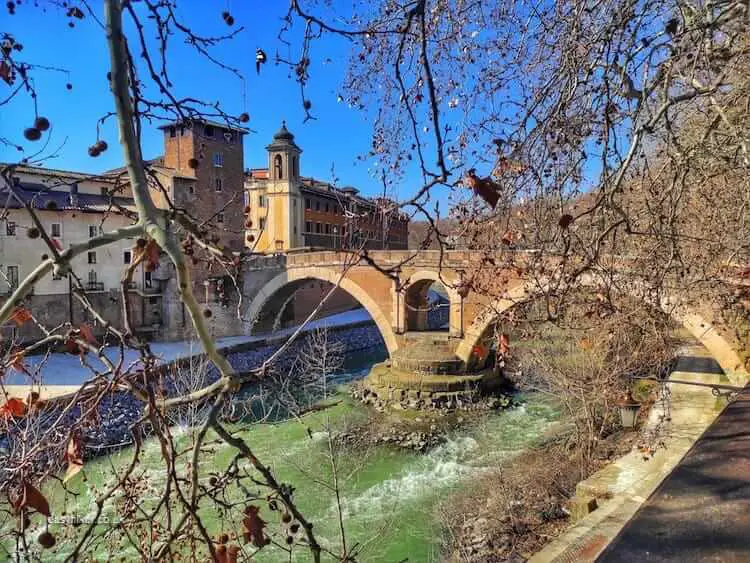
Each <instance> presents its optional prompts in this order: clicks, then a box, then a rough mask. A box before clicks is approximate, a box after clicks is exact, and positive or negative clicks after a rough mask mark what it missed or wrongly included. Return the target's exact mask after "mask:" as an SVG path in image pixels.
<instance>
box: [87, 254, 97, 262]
mask: <svg viewBox="0 0 750 563" xmlns="http://www.w3.org/2000/svg"><path fill="white" fill-rule="evenodd" d="M88 257H89V264H96V252H89V254H88Z"/></svg>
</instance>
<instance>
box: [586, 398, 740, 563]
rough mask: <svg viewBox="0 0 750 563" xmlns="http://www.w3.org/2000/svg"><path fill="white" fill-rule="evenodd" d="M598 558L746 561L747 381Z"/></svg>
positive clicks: (612, 561) (610, 561) (608, 561)
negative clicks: (745, 387) (741, 390)
mask: <svg viewBox="0 0 750 563" xmlns="http://www.w3.org/2000/svg"><path fill="white" fill-rule="evenodd" d="M597 561H600V562H602V563H620V562H622V563H625V562H627V563H630V562H631V561H653V562H662V561H670V562H671V561H674V562H678V561H679V562H693V561H695V562H699V561H700V562H703V561H706V562H708V561H712V562H714V561H722V562H734V561H743V562H746V561H750V388H748V390H746V391H745V392H744V393H742V394H741V395H740V397H739V398H738V399H737V400H736V401H735V402H734V403H732V404H730V405H729V406H728V407H727V408H726V410H724V412H723V413H722V414H721V415H720V416H719V418H718V419H717V420H716V421H715V422H714V423H713V424H712V425H711V427H710V428H709V429H708V431H707V432H706V433H705V434H704V435H703V436H702V437H701V438H700V440H698V442H697V443H696V444H695V446H693V448H692V449H691V450H690V451H689V452H688V454H687V455H686V456H685V458H684V459H683V460H682V461H681V462H680V464H679V465H678V466H677V467H676V468H675V470H674V471H673V472H672V473H671V474H670V475H669V477H667V479H666V480H665V481H664V482H663V483H662V484H661V485H660V486H659V488H658V489H657V490H656V492H655V493H654V494H653V495H652V496H651V498H649V499H648V501H647V502H646V503H645V504H644V505H643V506H642V507H641V508H640V510H639V511H638V512H637V513H636V515H635V517H634V518H633V519H632V520H631V521H630V522H629V523H628V524H627V525H626V526H625V528H624V529H623V530H622V532H621V533H620V535H619V536H618V537H617V538H616V539H615V541H614V542H613V543H611V544H610V545H609V547H608V548H607V549H606V550H605V551H604V552H603V553H602V555H601V556H600V557H599V559H598V560H597Z"/></svg>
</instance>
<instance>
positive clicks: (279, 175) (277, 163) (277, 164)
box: [273, 154, 284, 180]
mask: <svg viewBox="0 0 750 563" xmlns="http://www.w3.org/2000/svg"><path fill="white" fill-rule="evenodd" d="M273 174H274V178H276V179H277V180H282V179H283V178H284V174H283V172H282V170H281V155H280V154H277V155H276V156H274V157H273Z"/></svg>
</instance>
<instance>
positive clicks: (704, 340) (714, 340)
mask: <svg viewBox="0 0 750 563" xmlns="http://www.w3.org/2000/svg"><path fill="white" fill-rule="evenodd" d="M535 295H538V288H537V290H536V291H535V290H534V288H532V287H531V286H530V285H528V284H527V283H524V282H522V283H519V284H518V285H516V286H514V287H513V288H511V289H510V290H508V291H507V292H506V294H505V295H503V296H502V297H500V298H498V299H496V300H494V301H493V302H492V303H491V304H489V305H488V306H487V307H486V308H484V310H483V311H482V312H481V313H479V314H478V315H477V316H476V317H475V319H474V321H473V322H472V323H471V324H470V325H469V327H468V328H467V329H466V331H465V333H464V337H463V339H462V340H461V342H460V343H459V344H458V346H457V348H456V356H457V357H458V358H459V359H461V360H462V361H464V362H465V363H467V364H468V362H469V360H470V357H471V354H472V350H473V348H474V346H476V345H477V343H478V342H479V340H480V339H481V338H482V336H483V335H484V334H485V332H486V331H487V329H488V328H489V327H490V326H491V325H492V324H493V323H494V322H496V321H497V319H498V317H499V316H500V315H501V314H502V313H503V312H504V311H507V310H508V309H510V308H511V307H514V306H515V305H517V304H519V303H522V302H524V301H527V300H529V299H532V298H533V297H534V296H535ZM660 305H661V309H662V310H663V311H664V312H665V313H667V314H669V315H670V316H671V317H672V319H673V320H674V321H676V322H678V323H680V324H681V325H682V326H684V327H685V328H686V329H687V330H688V332H690V334H691V335H692V336H693V337H694V338H695V339H696V340H698V341H699V342H700V343H701V344H702V345H703V346H705V348H706V349H707V350H708V351H709V352H710V353H711V355H712V356H713V358H714V360H716V362H717V363H718V364H719V366H721V368H722V369H723V370H724V372H725V373H726V375H727V376H728V377H729V378H730V379H731V380H732V381H733V383H736V384H738V385H744V384H745V382H746V381H747V379H748V375H749V374H748V372H747V370H746V368H745V366H744V365H743V362H742V359H741V357H740V355H739V354H738V352H737V350H735V348H734V346H732V344H731V343H730V342H728V341H727V340H726V339H725V338H724V337H723V336H722V335H721V334H720V333H719V332H718V331H717V330H716V327H715V326H714V324H713V323H711V322H709V321H708V320H707V319H705V318H704V317H703V316H702V315H700V314H699V313H697V312H695V311H692V310H690V309H689V308H685V307H678V306H675V303H674V302H673V301H670V300H669V299H665V300H663V301H662V303H661V304H660Z"/></svg>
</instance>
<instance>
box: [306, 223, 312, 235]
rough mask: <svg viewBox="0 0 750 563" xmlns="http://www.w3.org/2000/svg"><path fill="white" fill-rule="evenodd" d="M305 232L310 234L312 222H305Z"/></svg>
mask: <svg viewBox="0 0 750 563" xmlns="http://www.w3.org/2000/svg"><path fill="white" fill-rule="evenodd" d="M305 232H306V233H312V221H305Z"/></svg>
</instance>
